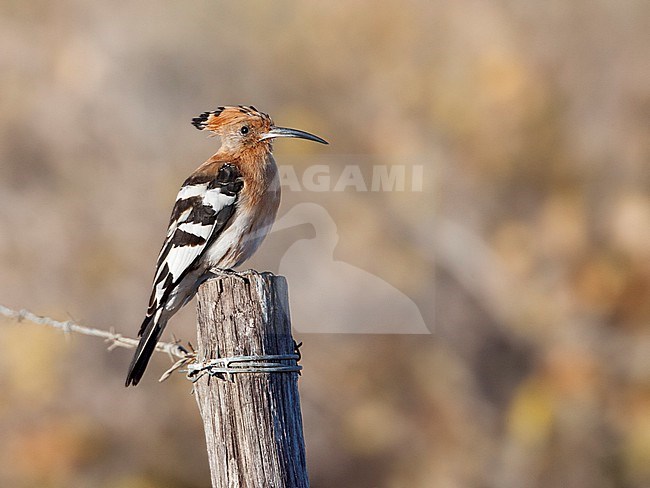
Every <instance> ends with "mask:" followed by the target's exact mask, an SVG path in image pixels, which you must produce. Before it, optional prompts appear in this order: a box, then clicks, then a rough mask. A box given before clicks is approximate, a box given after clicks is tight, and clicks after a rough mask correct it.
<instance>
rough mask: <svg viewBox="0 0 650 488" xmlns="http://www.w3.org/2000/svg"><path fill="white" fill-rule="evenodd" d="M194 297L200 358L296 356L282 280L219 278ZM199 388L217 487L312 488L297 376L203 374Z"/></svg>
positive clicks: (247, 274)
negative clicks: (216, 375)
mask: <svg viewBox="0 0 650 488" xmlns="http://www.w3.org/2000/svg"><path fill="white" fill-rule="evenodd" d="M197 296H198V331H197V335H198V355H197V360H198V361H208V360H210V359H215V358H219V357H233V356H248V355H283V354H293V353H294V352H295V351H294V341H293V338H292V336H291V320H290V317H289V301H288V294H287V282H286V280H285V279H284V277H282V276H275V275H273V274H271V273H262V274H259V273H255V272H245V273H244V274H241V275H224V276H218V277H215V278H211V279H209V280H208V281H206V282H205V283H203V284H202V285H201V287H200V288H199V291H198V295H197ZM195 391H196V400H197V402H198V404H199V409H200V411H201V417H202V418H203V426H204V428H205V437H206V441H207V447H208V457H209V461H210V472H211V475H212V486H213V488H260V487H264V488H308V486H309V481H308V479H307V468H306V463H305V444H304V439H303V434H302V416H301V414H300V398H299V395H298V374H297V373H295V372H290V373H283V372H272V373H238V374H234V375H232V377H231V378H230V379H228V378H225V379H220V378H217V377H212V376H210V375H208V374H205V375H203V376H202V377H201V378H200V379H199V380H198V381H197V382H196V384H195Z"/></svg>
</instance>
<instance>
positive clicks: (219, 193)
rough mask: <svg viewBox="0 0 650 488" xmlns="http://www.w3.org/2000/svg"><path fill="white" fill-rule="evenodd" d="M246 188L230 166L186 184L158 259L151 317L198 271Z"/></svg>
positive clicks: (150, 306)
mask: <svg viewBox="0 0 650 488" xmlns="http://www.w3.org/2000/svg"><path fill="white" fill-rule="evenodd" d="M243 185H244V183H243V180H242V178H241V175H240V173H239V171H238V169H237V167H236V166H234V165H232V164H230V163H225V164H223V165H222V166H221V168H220V169H219V172H218V174H217V176H216V177H215V176H214V175H212V176H209V175H202V174H199V175H193V176H191V177H190V178H188V179H187V180H186V181H185V183H183V186H182V187H181V190H180V191H179V192H178V196H177V198H176V203H175V205H174V209H173V210H172V215H171V219H170V221H169V228H168V231H167V237H166V239H165V242H164V244H163V246H162V249H161V251H160V255H159V256H158V262H157V265H156V274H155V278H154V284H153V290H152V292H151V299H150V300H149V309H148V311H147V316H148V317H150V316H152V315H154V314H155V313H156V311H157V310H159V309H160V308H161V307H162V306H164V305H165V303H166V302H167V300H168V299H169V297H170V294H171V293H172V292H173V291H174V289H175V288H176V287H177V286H178V285H179V284H180V282H181V280H182V279H183V277H184V276H185V275H186V274H187V273H188V272H190V271H192V270H194V269H196V267H197V265H198V263H199V261H200V258H201V256H202V254H203V252H204V251H205V250H206V249H207V247H208V246H209V245H211V244H212V242H214V240H215V239H216V238H218V236H219V234H220V233H221V232H222V231H223V229H224V228H225V227H226V225H227V223H228V221H229V220H230V219H231V217H232V215H233V213H234V211H235V204H236V202H237V198H238V195H239V192H240V191H241V189H242V187H243ZM143 326H144V324H143Z"/></svg>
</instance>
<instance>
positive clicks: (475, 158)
mask: <svg viewBox="0 0 650 488" xmlns="http://www.w3.org/2000/svg"><path fill="white" fill-rule="evenodd" d="M0 12H1V17H0V46H1V47H0V137H1V139H0V303H2V304H4V305H6V306H9V307H13V308H22V307H25V308H29V309H31V310H33V311H34V312H36V313H40V314H45V315H50V316H52V317H54V318H57V319H61V320H67V319H69V318H72V319H74V320H77V321H79V322H80V323H83V324H86V325H91V326H95V327H99V328H104V329H109V328H112V327H113V328H115V329H116V330H117V331H118V332H121V333H124V334H127V335H134V334H135V333H136V331H137V328H138V327H139V323H140V321H141V318H142V314H143V313H144V309H145V306H146V302H147V299H148V294H149V286H150V281H151V277H152V274H153V265H154V262H155V257H156V255H157V252H158V249H159V246H160V244H161V240H162V237H163V235H164V229H165V225H166V223H167V219H168V215H169V212H170V209H171V205H172V203H173V200H174V196H175V193H176V191H177V190H178V187H179V185H180V183H181V182H182V181H183V179H184V178H185V177H186V176H187V175H188V174H189V173H190V172H191V171H192V170H193V169H194V167H196V166H197V165H198V164H199V163H201V162H202V161H203V160H205V159H206V158H207V157H208V156H210V155H211V154H212V153H213V152H214V151H215V150H216V147H217V140H216V139H210V138H206V137H205V135H204V134H202V133H199V132H197V131H196V130H194V128H192V127H191V126H190V124H189V121H190V119H191V118H192V117H194V116H196V115H197V114H198V113H200V112H202V111H204V110H210V109H213V108H215V107H216V106H218V105H222V104H238V103H242V104H253V105H255V106H257V107H258V108H259V109H261V110H264V111H266V112H268V113H270V114H271V115H272V116H273V117H274V119H275V121H276V122H277V123H278V124H280V125H286V126H290V127H297V128H301V129H305V130H308V131H311V132H314V133H316V134H319V135H321V136H323V137H325V138H326V139H328V140H329V141H330V142H331V145H330V146H327V147H323V146H318V145H315V144H309V143H304V142H297V141H292V142H290V141H282V142H278V143H277V144H276V157H277V159H278V161H279V162H280V163H285V164H290V165H292V167H294V168H295V170H296V173H297V174H298V175H301V174H302V173H303V172H304V171H305V169H306V168H307V167H308V166H309V165H310V164H327V165H329V167H330V169H331V175H332V177H333V179H334V180H335V179H336V175H339V174H341V172H342V171H343V168H344V166H345V165H350V164H360V166H361V168H362V171H363V172H364V174H365V175H368V174H370V173H369V171H371V169H370V168H371V167H372V166H373V165H386V164H401V165H406V167H407V169H409V170H410V169H411V168H412V166H414V165H423V166H424V173H423V178H422V184H423V188H422V190H423V191H421V192H417V191H416V192H413V191H408V190H407V191H402V192H397V191H395V192H361V191H354V189H352V188H348V189H347V191H344V192H334V191H328V192H309V191H290V190H289V189H287V188H285V194H284V197H283V203H282V207H281V210H280V213H281V215H285V214H287V213H288V212H290V211H291V210H292V209H293V208H295V207H296V206H297V205H299V204H305V203H307V204H310V203H311V204H316V205H317V206H318V207H319V208H322V209H325V211H326V212H325V214H328V215H329V216H330V217H331V221H333V222H334V225H335V232H334V234H333V235H334V236H335V238H336V237H338V241H336V239H334V241H336V248H335V249H334V251H333V253H334V254H333V256H332V255H331V251H329V252H330V255H329V256H328V259H329V260H330V261H331V260H332V259H334V260H336V261H337V262H339V263H345V264H347V265H350V266H353V267H354V268H355V269H357V270H361V271H363V272H365V273H368V274H369V275H372V276H374V277H377V279H378V280H379V281H380V282H383V283H386V284H388V285H390V286H391V287H393V288H394V289H395V290H398V294H397V295H396V296H399V297H402V298H405V297H408V300H407V301H409V303H411V302H412V303H413V304H414V306H415V307H417V310H419V312H420V313H421V316H422V317H423V320H424V322H425V323H426V326H427V328H428V330H429V331H430V332H431V333H430V334H428V335H413V334H399V333H391V334H343V333H339V334H323V333H306V332H309V330H310V329H309V328H308V327H306V326H304V325H305V324H298V323H296V322H295V321H294V325H295V326H296V328H297V329H298V332H297V333H296V335H297V337H298V339H299V340H302V341H304V347H303V349H302V352H303V361H302V364H303V366H304V368H305V371H304V374H303V376H302V377H301V380H300V388H301V394H302V407H303V413H304V424H305V425H304V426H305V434H306V440H307V449H308V463H309V470H310V475H311V481H312V486H313V487H314V488H323V487H368V488H370V487H381V488H384V487H385V488H399V487H476V488H483V487H500V488H521V487H535V488H537V487H539V488H542V487H563V488H567V487H568V488H574V487H575V488H581V487H585V488H594V487H595V488H601V487H630V488H644V487H648V486H650V381H649V379H650V334H649V327H648V326H649V322H650V305H649V304H650V245H649V244H650V225H649V224H650V192H649V190H650V170H649V162H650V137H649V136H650V89H649V87H650V57H649V56H648V46H649V45H650V4H649V3H648V2H647V1H646V0H625V1H622V2H621V1H614V0H603V1H600V2H593V1H587V0H574V1H571V2H562V1H547V2H541V1H536V2H533V1H528V2H521V1H513V0H501V1H495V2H478V1H472V0H456V1H454V2H439V1H427V0H412V1H405V2H397V1H386V2H371V1H358V2H344V1H338V0H335V1H331V2H327V3H320V4H316V3H315V2H311V3H309V2H300V3H299V2H290V1H275V2H261V1H254V0H249V1H247V2H225V1H214V0H211V1H207V0H205V1H197V2H178V1H169V0H157V1H142V2H125V1H121V2H85V1H81V0H62V1H58V2H52V1H43V0H32V1H28V2H18V1H3V2H1V3H0ZM317 236H318V230H317V229H316V227H315V225H314V224H313V223H312V225H310V224H309V219H307V220H306V221H305V222H304V223H303V224H301V225H297V226H293V227H288V228H286V229H283V230H280V231H278V232H276V233H274V234H273V235H271V236H270V238H269V239H268V241H267V242H266V243H265V244H264V246H263V247H262V249H261V250H260V252H259V253H258V255H257V256H256V257H255V259H254V260H253V262H252V263H251V265H252V266H254V267H255V268H257V269H260V270H263V269H268V270H272V271H276V272H277V271H278V270H279V269H280V268H281V266H280V264H281V262H283V261H282V259H283V257H286V256H288V258H287V259H286V260H285V262H287V263H288V264H293V265H294V266H295V265H296V263H295V262H293V263H292V262H291V259H290V258H291V256H294V254H290V253H288V252H287V251H288V249H290V248H291V246H294V245H295V244H296V243H309V242H316V241H317V239H316V237H317ZM293 249H296V248H293ZM296 256H298V254H296ZM294 261H295V260H294ZM323 263H324V264H323ZM299 268H302V269H308V270H309V273H307V274H306V275H305V274H304V273H303V275H304V276H303V278H301V279H297V278H296V279H291V276H290V287H291V291H292V296H293V297H296V296H300V292H301V291H303V292H309V291H313V290H314V289H315V290H317V291H318V294H319V295H322V300H323V303H325V304H326V306H325V308H323V310H322V311H320V309H319V312H318V313H317V314H315V317H313V318H312V320H313V321H314V322H313V323H315V324H316V325H318V324H327V323H328V322H327V321H328V318H329V316H330V315H331V316H335V315H336V314H337V313H338V312H340V311H341V310H344V309H345V310H347V311H349V310H352V311H353V312H354V310H357V309H355V308H354V307H355V304H357V303H364V304H365V305H368V304H369V305H368V306H369V307H370V309H372V307H373V305H372V304H373V301H372V299H373V297H372V296H370V297H369V295H372V294H371V293H369V292H368V290H366V289H363V288H362V287H352V286H348V288H349V290H348V291H349V293H348V295H349V300H348V301H346V302H345V303H342V302H341V301H340V300H338V299H334V297H336V296H337V295H336V292H337V291H338V290H336V289H334V288H333V287H332V286H331V283H330V282H329V281H328V282H327V283H328V284H327V286H323V285H322V284H321V285H320V286H319V277H320V276H324V275H323V273H326V271H327V269H326V268H327V260H324V261H319V262H315V263H309V262H307V263H304V265H303V263H301V262H299ZM348 269H351V268H348ZM309 278H311V279H309ZM321 283H322V282H321ZM346 286H347V285H346ZM389 303H390V301H389ZM383 305H385V303H384V304H383ZM368 306H364V307H360V308H359V309H358V312H357V316H356V317H354V313H353V314H352V317H351V318H350V315H349V314H348V315H347V317H348V319H347V320H349V321H350V322H355V321H356V320H358V321H359V323H361V321H363V320H364V319H365V318H366V317H367V316H368V315H367V314H368V313H370V312H368ZM328 308H329V310H328ZM193 320H194V309H193V306H189V307H187V308H186V309H185V310H184V311H183V312H182V314H180V315H179V317H178V318H177V319H176V320H175V322H174V324H173V327H170V330H171V331H173V332H174V333H175V334H176V335H177V336H178V337H180V338H182V339H184V340H193V337H194V322H193ZM387 320H388V319H387ZM406 322H407V321H406V320H404V323H403V324H401V325H403V326H404V327H405V329H408V327H409V325H410V324H408V323H406ZM380 325H382V324H378V326H380ZM384 325H385V324H384ZM389 325H391V326H392V330H391V331H392V332H399V328H398V327H397V326H399V325H400V324H396V323H392V324H389ZM325 327H327V326H325ZM396 327H397V328H396ZM352 330H354V327H353V326H352V325H351V328H350V329H349V331H352ZM378 330H382V329H378ZM301 331H303V332H302V333H301ZM169 337H170V336H169V335H168V336H167V338H169ZM0 341H1V344H2V353H1V354H0V392H1V393H0V439H1V441H0V486H2V487H10V488H11V487H102V488H104V487H106V488H147V487H170V488H171V487H204V486H207V485H208V480H209V475H208V467H207V458H206V455H205V446H204V440H203V433H202V428H201V423H200V419H199V414H198V410H197V407H196V405H195V402H194V399H193V397H192V395H191V394H190V389H191V387H190V384H189V383H188V382H187V381H186V380H185V379H183V378H182V376H180V375H177V376H175V377H173V378H172V379H170V380H169V381H167V382H166V383H163V384H158V383H157V382H156V379H157V378H158V376H159V375H160V374H161V373H162V372H163V371H164V370H165V369H166V368H167V367H168V365H169V360H168V359H167V358H165V357H158V358H156V359H155V360H154V361H153V362H152V364H151V365H150V368H149V369H150V371H149V372H148V375H147V376H146V377H145V380H144V381H143V383H142V384H141V386H138V387H137V388H136V389H128V390H127V389H125V388H124V387H123V381H124V376H125V373H126V367H127V364H128V361H129V359H130V354H131V353H130V352H129V351H125V350H116V351H112V352H108V351H106V345H105V344H103V343H101V341H98V340H96V339H93V338H88V337H81V336H74V337H72V336H67V337H66V336H64V335H63V334H61V333H59V332H55V331H52V330H47V329H44V328H40V327H37V326H30V325H27V324H15V323H12V322H9V321H6V320H0Z"/></svg>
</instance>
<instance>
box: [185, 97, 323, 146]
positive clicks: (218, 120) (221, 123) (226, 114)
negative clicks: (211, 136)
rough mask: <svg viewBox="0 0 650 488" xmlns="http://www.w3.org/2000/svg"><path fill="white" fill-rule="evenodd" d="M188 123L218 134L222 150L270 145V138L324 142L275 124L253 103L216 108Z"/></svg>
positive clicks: (313, 136) (306, 133)
mask: <svg viewBox="0 0 650 488" xmlns="http://www.w3.org/2000/svg"><path fill="white" fill-rule="evenodd" d="M192 125H194V127H196V128H197V129H199V130H208V131H211V132H213V133H215V134H217V135H219V136H220V137H221V142H222V149H226V150H242V149H245V148H249V147H255V146H259V145H263V146H269V147H270V143H271V141H272V140H273V139H275V138H277V137H297V138H300V139H307V140H310V141H315V142H320V143H321V144H327V141H325V140H324V139H321V138H320V137H318V136H315V135H313V134H310V133H309V132H305V131H302V130H298V129H288V128H286V127H276V126H275V125H274V124H273V121H272V120H271V117H269V116H268V115H267V114H265V113H262V112H260V111H258V110H257V109H256V108H255V107H253V106H249V107H245V106H243V105H239V106H236V107H233V106H227V107H219V108H217V109H216V110H213V111H212V112H203V113H202V114H201V115H199V116H198V117H195V118H193V119H192Z"/></svg>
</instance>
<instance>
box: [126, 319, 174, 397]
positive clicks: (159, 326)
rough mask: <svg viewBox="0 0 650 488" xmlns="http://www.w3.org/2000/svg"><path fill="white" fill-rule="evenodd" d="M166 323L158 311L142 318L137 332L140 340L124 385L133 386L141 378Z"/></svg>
mask: <svg viewBox="0 0 650 488" xmlns="http://www.w3.org/2000/svg"><path fill="white" fill-rule="evenodd" d="M156 319H157V320H156ZM166 325H167V320H166V319H164V318H161V317H160V313H156V314H154V315H148V316H147V317H146V318H145V319H144V322H142V327H141V328H140V334H139V335H140V342H139V343H138V347H137V348H136V350H135V354H134V355H133V359H132V360H131V365H130V366H129V373H128V374H127V376H126V386H129V385H133V386H135V385H137V384H138V382H139V381H140V379H141V378H142V375H143V374H144V370H145V369H147V364H148V363H149V359H150V358H151V355H152V354H153V351H154V349H156V344H158V340H159V339H160V336H161V335H162V332H163V330H164V329H165V326H166Z"/></svg>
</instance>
